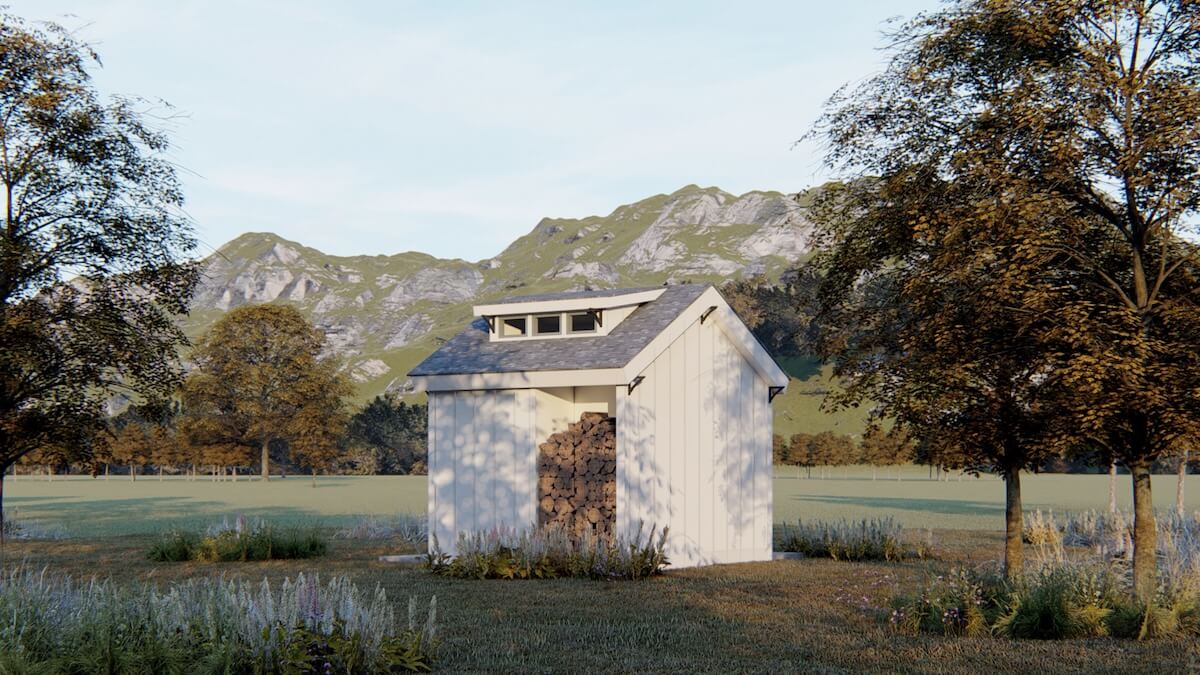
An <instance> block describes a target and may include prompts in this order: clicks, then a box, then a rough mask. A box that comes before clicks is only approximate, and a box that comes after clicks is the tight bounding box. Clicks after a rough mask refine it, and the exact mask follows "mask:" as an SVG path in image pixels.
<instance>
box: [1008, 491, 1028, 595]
mask: <svg viewBox="0 0 1200 675" xmlns="http://www.w3.org/2000/svg"><path fill="white" fill-rule="evenodd" d="M1021 519H1022V513H1021V469H1019V468H1011V469H1007V470H1006V471H1005V473H1004V575H1005V576H1007V577H1008V578H1009V579H1015V578H1017V577H1018V576H1020V574H1021V568H1022V567H1023V566H1024V563H1025V561H1024V555H1025V551H1024V549H1023V548H1022V546H1021V529H1022V523H1021Z"/></svg>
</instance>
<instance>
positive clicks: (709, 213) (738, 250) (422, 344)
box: [185, 185, 812, 426]
mask: <svg viewBox="0 0 1200 675" xmlns="http://www.w3.org/2000/svg"><path fill="white" fill-rule="evenodd" d="M803 201H804V200H800V201H798V200H796V199H795V198H794V197H793V196H789V195H784V194H782V193H779V192H758V191H755V192H748V193H746V194H743V195H733V194H730V193H728V192H725V191H723V190H720V189H717V188H712V187H709V188H701V187H697V186H695V185H689V186H686V187H684V188H681V189H680V190H677V191H675V192H673V193H671V194H668V195H655V196H653V197H648V198H646V199H643V200H641V201H638V202H635V203H633V204H628V205H625V206H621V207H618V208H617V209H616V210H614V211H613V212H612V213H610V214H609V215H607V216H591V217H588V218H582V219H563V218H546V219H543V220H542V221H541V222H539V223H538V224H537V225H536V226H535V227H534V228H533V230H532V231H530V232H529V233H528V234H526V235H525V236H523V237H520V238H519V239H517V240H516V241H514V242H513V243H512V244H510V245H509V246H508V247H507V248H505V249H504V251H502V252H501V253H500V254H499V255H497V256H495V257H493V258H488V259H486V260H481V261H477V262H470V261H466V260H459V259H442V258H435V257H433V256H430V255H426V254H424V253H415V252H408V253H399V254H395V255H359V256H333V255H328V254H325V253H322V252H321V251H318V250H316V249H313V248H309V247H306V246H303V245H301V244H299V243H296V242H292V241H288V240H286V239H283V238H282V237H279V236H277V235H274V234H270V233H247V234H243V235H242V236H240V237H238V238H237V239H234V240H233V241H231V242H229V243H227V244H225V245H224V246H222V247H221V248H220V249H219V250H218V251H217V252H216V253H214V254H213V255H211V256H209V257H208V258H207V259H206V260H205V261H204V264H205V274H204V278H203V281H202V282H201V284H200V287H199V289H198V290H197V293H196V296H195V298H194V300H193V302H192V311H191V313H190V315H189V316H188V317H187V318H186V319H185V329H186V330H187V331H188V333H189V334H191V335H193V336H194V335H199V334H200V333H202V332H203V331H204V330H205V329H206V328H207V327H208V326H209V325H211V324H212V322H214V321H215V320H216V319H217V318H218V317H219V316H220V315H221V314H223V313H224V312H226V311H228V310H229V309H231V308H233V307H236V306H238V305H242V304H247V303H262V302H288V303H291V304H293V305H295V306H296V307H297V308H299V309H300V310H301V312H303V313H304V314H305V315H307V316H308V317H309V318H310V319H311V320H312V321H313V323H314V324H316V325H317V326H318V327H320V328H321V329H322V330H324V331H325V333H326V336H327V339H328V342H329V345H330V349H332V350H333V351H335V352H336V353H337V354H338V355H339V356H341V357H342V358H343V359H344V360H345V362H346V368H347V369H348V371H349V373H350V376H351V377H352V378H353V379H354V380H355V382H356V383H357V384H358V391H359V395H360V396H361V397H362V398H368V397H370V396H374V395H375V394H378V393H381V392H383V391H385V390H386V389H388V388H400V387H402V386H403V384H404V382H405V381H406V378H405V373H407V372H408V370H409V369H410V368H411V367H412V366H413V365H415V364H416V363H417V362H418V361H420V360H421V359H423V358H424V357H425V356H426V355H428V354H429V353H430V352H431V351H432V350H433V349H434V348H435V347H436V344H437V340H438V339H440V338H445V337H449V336H450V335H452V334H453V333H455V332H456V331H458V330H460V329H461V327H462V326H463V325H464V324H465V323H466V322H467V321H468V320H469V319H470V318H471V316H472V315H471V306H472V305H473V304H476V303H479V302H484V301H488V300H493V299H497V298H500V297H503V296H507V295H515V294H526V293H536V292H549V291H559V290H570V289H575V288H587V287H591V288H605V287H620V286H653V285H659V284H663V283H668V282H676V281H685V280H686V281H711V282H715V283H720V282H722V281H725V280H727V279H732V278H739V277H742V276H746V275H751V274H765V275H768V276H771V277H777V276H778V275H779V274H780V273H781V272H783V271H784V270H785V269H786V268H787V267H788V266H789V265H792V264H794V263H795V262H797V261H799V260H801V259H803V258H805V257H806V256H807V255H808V253H809V251H810V237H811V234H812V225H811V223H810V222H809V220H808V219H807V217H806V209H805V205H804V203H803ZM796 395H799V394H796ZM785 398H787V396H786V395H785ZM778 405H779V404H778V403H777V406H778ZM784 407H787V406H784ZM789 426H790V425H789Z"/></svg>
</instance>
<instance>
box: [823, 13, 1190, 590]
mask: <svg viewBox="0 0 1200 675" xmlns="http://www.w3.org/2000/svg"><path fill="white" fill-rule="evenodd" d="M892 37H893V42H892V50H893V51H892V59H891V62H890V64H889V66H888V68H887V69H886V71H884V72H883V73H882V74H880V75H879V76H877V77H875V78H872V79H871V80H869V81H868V82H866V83H865V84H864V85H862V86H861V87H860V88H858V89H855V90H852V91H848V92H843V93H842V94H840V95H839V96H838V97H836V98H835V99H833V101H831V104H830V107H829V108H828V112H827V114H826V116H825V117H824V119H823V120H822V121H821V123H820V125H819V127H818V131H817V133H818V134H819V135H821V136H822V137H823V138H824V140H826V141H827V142H828V147H829V148H830V151H829V156H828V160H829V162H830V163H831V164H832V165H834V166H835V167H837V168H838V169H840V170H842V171H843V173H844V174H845V177H846V178H847V179H849V180H850V182H849V183H848V184H847V190H845V191H843V194H841V195H838V196H837V198H838V199H840V200H841V203H840V208H841V209H843V210H844V211H843V212H844V213H848V214H849V217H848V218H847V219H846V222H843V223H842V224H841V225H840V226H838V227H832V228H827V229H826V234H827V235H828V238H827V239H826V244H827V246H828V247H829V248H830V250H833V251H835V253H834V254H833V255H832V256H831V257H830V258H829V259H828V261H829V264H830V272H829V276H828V278H829V280H830V282H829V288H830V289H831V290H830V291H829V293H830V295H829V296H827V300H828V301H830V302H831V304H837V303H838V302H841V301H842V300H844V299H846V298H848V297H849V296H848V295H847V294H852V293H858V294H860V295H863V296H864V297H866V298H867V301H868V302H870V296H869V294H870V293H872V292H875V291H878V292H880V293H883V294H884V297H885V298H887V297H889V296H890V297H893V298H895V297H899V298H902V299H903V301H902V302H898V303H891V306H892V309H891V310H890V312H891V313H888V311H880V312H879V313H877V314H876V315H875V316H874V317H873V318H874V319H875V320H877V321H878V322H881V323H866V324H865V325H864V331H863V332H862V334H863V335H872V334H874V335H881V334H882V332H881V331H879V330H878V329H879V328H881V326H882V324H883V323H886V322H892V323H895V324H897V325H901V326H904V325H911V326H912V327H913V330H911V331H908V332H901V333H900V334H898V335H897V337H896V338H895V342H894V343H892V344H879V345H871V344H869V343H868V342H866V341H864V339H863V338H862V337H861V336H855V335H849V336H846V335H843V336H842V337H843V339H844V342H843V343H842V344H841V345H835V346H834V349H835V351H839V352H841V353H843V354H859V355H864V358H858V357H851V358H846V359H844V360H843V361H842V362H841V364H840V370H841V373H842V374H843V375H846V376H849V377H851V378H856V379H858V380H859V381H860V382H862V383H864V386H865V387H866V388H868V389H869V393H870V395H871V397H872V398H874V399H875V400H880V401H884V404H885V406H887V405H888V404H892V405H891V407H892V412H894V413H896V414H897V416H898V419H899V418H900V416H901V415H904V416H908V417H909V418H910V420H909V421H911V420H912V419H916V420H920V419H921V417H920V415H919V413H920V410H919V409H910V410H908V411H907V412H906V411H905V410H902V409H901V410H897V406H896V405H895V403H896V402H897V401H900V402H903V401H906V400H915V401H918V402H919V401H920V398H921V397H925V398H927V399H928V400H929V401H931V402H933V404H932V407H931V408H930V411H931V412H934V413H938V414H941V413H943V412H952V413H953V414H952V416H951V418H950V419H949V422H950V423H952V426H951V428H953V429H956V430H966V431H968V433H966V434H965V435H963V436H962V439H963V441H964V443H963V445H964V449H965V447H966V446H970V447H971V448H973V450H974V451H975V452H976V453H984V454H983V455H982V456H977V458H982V457H986V458H987V459H988V460H989V461H992V462H994V463H995V466H996V468H998V469H999V468H1002V467H1005V466H1007V467H1012V466H1015V465H1016V464H1018V463H1019V464H1023V465H1028V462H1027V460H1028V458H1029V456H1030V454H1031V453H1033V452H1043V451H1045V452H1070V451H1073V450H1074V449H1076V448H1079V447H1083V446H1089V447H1096V446H1101V447H1104V448H1106V449H1107V451H1108V453H1109V454H1111V455H1112V456H1114V457H1116V458H1117V459H1118V460H1119V461H1121V462H1122V463H1124V464H1125V465H1126V466H1128V467H1129V469H1130V473H1131V474H1132V476H1133V481H1134V503H1135V513H1136V517H1135V520H1136V524H1135V549H1136V553H1135V573H1134V577H1135V586H1136V589H1137V592H1138V594H1139V596H1141V597H1143V598H1145V597H1148V594H1149V593H1151V592H1152V591H1153V588H1154V564H1155V563H1154V548H1155V543H1154V539H1155V527H1154V514H1153V510H1152V505H1151V502H1150V480H1149V470H1150V466H1151V464H1152V463H1153V462H1154V460H1155V459H1157V458H1159V457H1161V456H1162V455H1164V454H1165V453H1168V452H1171V451H1172V450H1173V448H1174V447H1175V446H1176V445H1177V444H1178V442H1179V440H1180V439H1181V438H1182V437H1184V436H1185V435H1187V434H1188V433H1190V432H1192V430H1194V429H1195V428H1196V425H1197V424H1200V384H1198V378H1200V313H1198V312H1197V305H1196V303H1197V299H1198V297H1200V268H1198V265H1197V250H1196V247H1195V246H1194V245H1193V244H1190V243H1189V242H1188V241H1187V240H1186V239H1185V238H1183V237H1182V236H1181V234H1183V231H1184V230H1185V229H1187V228H1188V227H1189V223H1192V222H1194V218H1195V216H1196V214H1197V208H1198V206H1200V180H1198V179H1197V176H1198V175H1200V172H1198V169H1200V5H1197V4H1196V3H1192V2H1185V1H1182V0H1168V1H1159V0H1103V1H1100V2H1095V1H1089V0H1048V1H1047V0H962V1H960V2H955V3H952V4H950V5H949V6H948V7H946V8H945V9H943V10H941V11H937V12H933V13H929V14H925V15H921V16H919V17H918V18H917V19H915V20H913V21H911V22H909V23H907V24H905V25H903V26H902V27H901V28H900V29H899V30H898V31H897V32H896V33H895V34H894V35H893V36H892ZM827 222H828V221H827ZM847 222H848V223H851V224H849V225H848V224H846V223H847ZM855 224H857V225H855ZM868 225H869V226H870V228H872V229H870V230H869V229H866V228H867V226H868ZM896 270H899V271H896ZM879 277H884V278H882V279H879ZM876 281H878V283H877V284H876ZM925 295H932V297H933V298H934V300H931V301H929V302H925V303H922V302H921V297H922V296H925ZM939 304H940V305H941V307H942V309H939V307H938V306H937V305H939ZM877 306H878V307H879V308H881V309H882V308H886V307H887V306H888V303H886V302H882V303H878V304H877ZM910 314H911V315H914V316H910ZM918 322H930V324H929V327H928V333H927V334H924V335H922V334H920V333H919V332H918V331H917V330H916V324H917V323H918ZM843 325H848V324H843ZM872 350H874V353H876V354H877V356H875V357H872V358H866V357H865V355H866V354H868V353H871V352H872ZM921 353H924V354H925V356H920V354H921ZM889 355H890V356H889ZM922 360H923V361H924V362H922ZM881 361H885V362H889V363H905V362H911V363H912V364H913V365H917V364H918V363H919V364H920V367H910V368H905V369H904V370H901V371H895V370H892V369H891V366H878V363H880V362H881ZM939 364H940V367H939ZM933 368H936V369H937V372H938V373H939V375H941V376H943V377H944V379H943V377H939V378H930V377H926V376H924V375H923V373H928V372H930V370H931V369H933ZM879 375H882V376H879ZM939 381H942V382H945V383H946V385H944V386H943V385H939V384H938V382H939ZM956 400H957V401H958V403H957V404H954V405H950V406H947V405H946V403H947V402H954V401H956ZM900 407H901V408H904V407H907V408H912V406H900ZM1014 420H1016V421H1019V424H1014V423H1013V421H1014ZM1047 424H1053V425H1058V426H1057V428H1055V429H1054V431H1053V433H1047V432H1046V429H1047V427H1046V425H1047ZM1006 429H1015V430H1016V433H1015V437H1014V438H1011V439H1010V440H1009V441H1004V439H1003V436H1002V435H1001V436H997V435H996V432H1000V431H1004V430H1006ZM989 443H990V444H991V445H992V447H990V448H989V447H988V444H989ZM1013 453H1015V455H1014V454H1013ZM1014 456H1015V457H1016V458H1017V459H1020V460H1021V461H1020V462H1016V461H1013V460H1012V459H1011V458H1012V457H1014ZM1010 470H1011V469H1010ZM1011 475H1013V476H1015V475H1016V474H1011ZM1010 484H1011V482H1010ZM1011 515H1012V514H1011V511H1010V517H1011ZM1010 527H1011V522H1010Z"/></svg>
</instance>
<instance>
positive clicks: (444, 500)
mask: <svg viewBox="0 0 1200 675" xmlns="http://www.w3.org/2000/svg"><path fill="white" fill-rule="evenodd" d="M537 423H538V418H537V414H536V409H535V406H534V392H533V390H502V391H493V392H468V391H460V392H444V393H430V396H429V424H430V432H429V443H430V445H429V448H430V450H429V453H430V454H429V460H430V491H429V518H430V532H431V533H436V534H437V537H438V541H439V543H440V545H441V547H442V550H444V551H446V552H448V553H453V552H454V547H455V544H456V542H457V540H458V533H460V532H467V531H479V530H487V529H491V528H495V527H524V526H527V525H531V524H533V523H534V522H535V520H536V511H535V499H536V490H537V447H536V442H537V441H536V440H535V439H536V435H535V428H536V425H537Z"/></svg>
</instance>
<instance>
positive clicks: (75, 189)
mask: <svg viewBox="0 0 1200 675" xmlns="http://www.w3.org/2000/svg"><path fill="white" fill-rule="evenodd" d="M0 55H2V57H0V196H2V197H3V200H4V205H3V211H0V217H2V218H3V226H2V228H0V522H2V520H3V486H4V483H3V476H4V474H5V472H6V470H7V469H8V467H9V466H11V465H12V463H13V462H15V461H17V460H18V459H19V458H20V457H22V456H23V455H25V454H26V453H28V452H30V451H32V450H34V449H35V448H38V447H41V446H46V445H50V444H59V445H63V446H68V447H85V446H86V440H87V437H88V436H89V435H90V434H92V433H94V432H95V430H96V429H97V428H98V427H99V421H100V420H101V419H102V417H103V414H102V410H103V405H102V404H103V402H104V400H105V398H107V397H108V396H109V395H110V394H111V393H112V392H113V391H114V390H122V391H124V392H126V393H127V394H129V395H131V396H133V397H134V398H145V397H160V396H166V395H168V394H169V393H170V392H171V391H172V390H173V389H174V388H175V386H176V384H177V383H178V381H179V371H178V368H177V360H176V354H177V350H178V349H179V347H180V346H182V345H184V344H185V343H186V340H185V338H184V335H183V333H182V332H181V331H180V329H179V328H178V327H177V326H176V324H175V322H174V321H173V320H172V316H171V315H172V314H175V313H182V312H185V311H186V310H187V303H188V301H189V299H190V298H191V295H192V289H193V287H194V286H195V283H196V279H197V266H196V265H195V264H194V263H191V262H186V260H187V259H188V257H189V256H190V254H191V252H192V251H193V250H194V249H195V242H194V240H193V238H192V230H191V226H190V223H189V221H188V219H187V218H186V216H184V215H183V212H182V211H181V209H180V207H181V205H182V203H183V195H182V192H181V190H180V186H179V181H178V180H177V178H176V174H175V169H174V166H173V165H172V164H171V162H170V161H168V159H167V158H166V157H165V152H166V151H167V150H168V148H169V143H168V138H167V136H166V135H165V134H164V133H162V132H161V131H158V130H156V129H154V128H152V127H151V126H150V125H149V124H148V123H147V122H146V121H145V120H146V118H147V114H146V112H145V111H144V110H143V109H144V108H145V106H144V104H143V103H142V102H140V101H135V100H128V99H119V98H118V99H114V100H111V101H102V100H101V99H100V97H99V96H98V95H97V93H96V91H95V89H94V87H93V85H92V82H91V79H90V77H89V75H88V68H89V67H90V66H91V65H92V64H94V63H98V59H97V57H96V55H95V54H94V53H93V52H92V50H91V49H90V48H89V47H88V46H87V45H85V44H83V43H81V42H79V41H78V40H77V39H75V38H74V37H73V36H72V35H71V34H70V33H68V32H67V31H66V30H65V29H63V28H62V27H60V26H57V25H54V24H39V25H38V26H37V27H35V26H33V25H30V24H27V23H25V22H24V21H22V20H21V19H19V18H16V17H14V16H12V15H8V14H3V15H0ZM72 276H73V277H74V281H71V282H69V283H68V282H65V281H64V280H65V279H67V278H68V277H72ZM2 532H3V527H2V525H0V533H2Z"/></svg>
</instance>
